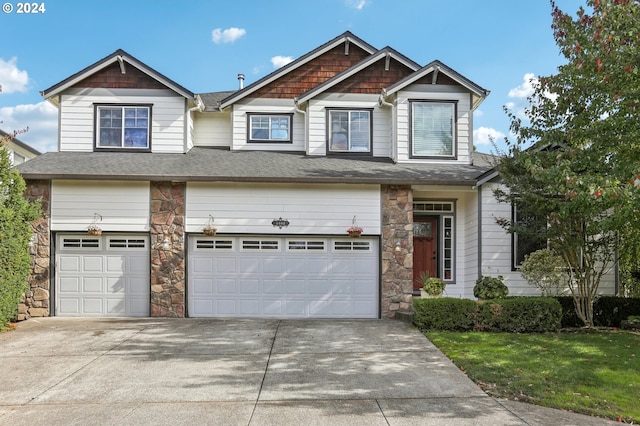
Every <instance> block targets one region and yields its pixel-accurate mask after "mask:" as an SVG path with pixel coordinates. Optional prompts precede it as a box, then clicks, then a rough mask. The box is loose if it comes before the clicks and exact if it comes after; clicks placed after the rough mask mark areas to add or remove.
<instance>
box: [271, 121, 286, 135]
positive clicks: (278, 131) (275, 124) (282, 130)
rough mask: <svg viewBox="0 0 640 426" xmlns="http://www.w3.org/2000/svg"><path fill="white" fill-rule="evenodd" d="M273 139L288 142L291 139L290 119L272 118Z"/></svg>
mask: <svg viewBox="0 0 640 426" xmlns="http://www.w3.org/2000/svg"><path fill="white" fill-rule="evenodd" d="M271 139H279V140H288V139H289V119H288V118H276V117H274V118H272V119H271Z"/></svg>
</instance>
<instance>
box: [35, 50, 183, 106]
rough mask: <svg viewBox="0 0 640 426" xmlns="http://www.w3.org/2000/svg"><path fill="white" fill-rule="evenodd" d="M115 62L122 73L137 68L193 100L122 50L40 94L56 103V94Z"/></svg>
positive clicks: (175, 85) (170, 81) (176, 85)
mask: <svg viewBox="0 0 640 426" xmlns="http://www.w3.org/2000/svg"><path fill="white" fill-rule="evenodd" d="M115 62H118V63H119V64H120V68H121V69H122V70H123V71H124V72H126V64H130V65H132V66H134V67H135V68H137V69H138V70H140V71H142V72H143V73H145V74H147V75H148V76H149V77H151V78H153V79H154V80H156V81H158V82H159V83H161V84H163V85H164V86H166V87H167V88H169V89H171V90H173V91H174V92H176V93H178V94H179V95H181V96H184V97H185V98H187V99H191V100H195V95H194V93H193V92H191V91H190V90H188V89H185V88H184V87H182V86H181V85H179V84H178V83H176V82H175V81H173V80H171V79H169V78H168V77H165V76H164V75H162V74H161V73H159V72H158V71H156V70H154V69H153V68H151V67H149V66H147V65H145V64H144V63H142V62H140V61H139V60H137V59H136V58H134V57H133V56H131V55H129V54H128V53H127V52H125V51H124V50H122V49H118V50H116V51H115V52H113V53H112V54H110V55H109V56H106V57H104V58H102V59H100V60H99V61H97V62H95V63H93V64H91V65H89V66H88V67H86V68H85V69H83V70H82V71H79V72H77V73H75V74H73V75H72V76H71V77H68V78H66V79H64V80H62V81H61V82H60V83H57V84H54V85H53V86H51V87H49V88H48V89H45V90H43V91H42V92H40V93H41V95H42V96H43V97H44V98H45V99H48V100H50V101H51V102H53V103H56V102H57V100H56V99H55V96H56V95H57V94H59V93H61V92H63V91H64V90H66V89H68V88H70V87H73V86H74V85H76V84H77V83H79V82H80V81H82V80H84V79H85V78H87V77H89V76H90V75H92V74H95V73H96V72H98V71H100V70H102V69H104V68H106V67H108V66H109V65H111V64H113V63H115ZM124 72H123V74H124Z"/></svg>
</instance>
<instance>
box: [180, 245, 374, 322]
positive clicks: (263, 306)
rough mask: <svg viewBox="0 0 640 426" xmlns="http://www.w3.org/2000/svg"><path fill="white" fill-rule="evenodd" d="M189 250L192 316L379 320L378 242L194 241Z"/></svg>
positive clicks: (189, 288)
mask: <svg viewBox="0 0 640 426" xmlns="http://www.w3.org/2000/svg"><path fill="white" fill-rule="evenodd" d="M189 252H190V255H189V274H188V275H189V285H188V290H187V291H188V295H187V296H188V311H189V316H192V317H277V318H345V317H347V318H377V317H378V311H379V308H378V305H379V303H378V300H379V297H378V293H379V290H378V263H379V257H378V241H377V239H374V238H371V239H369V238H359V239H350V238H312V237H310V238H304V237H271V236H246V237H228V238H226V237H203V236H192V237H191V238H190V247H189Z"/></svg>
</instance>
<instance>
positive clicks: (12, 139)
mask: <svg viewBox="0 0 640 426" xmlns="http://www.w3.org/2000/svg"><path fill="white" fill-rule="evenodd" d="M5 136H9V137H10V139H9V143H10V144H11V143H12V144H15V145H17V146H19V147H20V148H22V149H24V150H26V151H28V152H30V153H32V154H33V155H34V156H36V155H40V154H41V152H40V151H38V150H37V149H35V148H33V147H31V146H30V145H27V144H26V143H24V142H22V141H21V140H20V139H17V138H15V137H14V136H13V134H11V133H7V132H5V131H3V130H0V139H3V138H4V137H5Z"/></svg>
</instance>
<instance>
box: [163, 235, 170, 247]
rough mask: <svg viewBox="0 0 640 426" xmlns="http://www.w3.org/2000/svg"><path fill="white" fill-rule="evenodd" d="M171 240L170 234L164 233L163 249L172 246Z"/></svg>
mask: <svg viewBox="0 0 640 426" xmlns="http://www.w3.org/2000/svg"><path fill="white" fill-rule="evenodd" d="M170 243H171V240H170V239H169V234H168V233H165V234H164V239H163V240H162V249H163V250H169V248H170V247H171V244H170Z"/></svg>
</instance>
